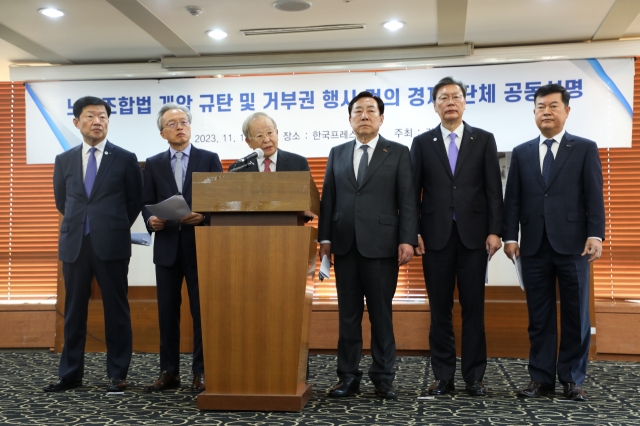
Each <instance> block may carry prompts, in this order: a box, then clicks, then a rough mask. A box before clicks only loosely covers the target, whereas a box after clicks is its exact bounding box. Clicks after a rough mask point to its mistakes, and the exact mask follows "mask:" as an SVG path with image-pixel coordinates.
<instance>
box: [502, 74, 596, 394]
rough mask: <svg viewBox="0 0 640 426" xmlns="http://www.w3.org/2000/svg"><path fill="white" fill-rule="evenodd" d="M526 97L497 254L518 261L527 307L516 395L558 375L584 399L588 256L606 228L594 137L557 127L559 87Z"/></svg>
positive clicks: (561, 110) (535, 390) (564, 105)
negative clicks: (524, 136)
mask: <svg viewBox="0 0 640 426" xmlns="http://www.w3.org/2000/svg"><path fill="white" fill-rule="evenodd" d="M533 99H534V110H533V113H534V116H535V121H536V125H537V126H538V128H539V129H540V135H539V136H536V138H535V139H533V140H531V141H529V142H525V143H523V144H522V145H518V146H517V147H515V148H514V150H513V154H512V156H511V166H510V169H509V177H508V179H507V188H506V191H505V199H504V202H505V231H504V237H503V239H504V243H505V246H504V252H505V254H506V255H507V256H508V257H509V259H511V260H514V261H515V260H516V259H517V258H518V259H519V261H520V265H521V268H522V269H521V271H522V280H523V283H524V288H525V291H526V294H527V308H528V311H529V341H530V343H531V349H530V352H529V375H530V377H531V382H530V383H529V385H528V386H527V387H526V388H524V389H521V390H520V391H519V392H518V396H522V397H538V396H543V395H547V394H553V393H555V383H556V373H557V377H558V380H559V381H560V383H561V384H562V385H563V388H564V389H563V390H564V396H565V397H566V398H568V399H572V400H574V401H583V400H585V399H586V394H585V392H584V391H583V390H582V384H583V381H584V379H585V376H586V372H587V361H588V359H589V343H590V339H591V325H590V320H589V294H590V289H589V262H593V261H594V260H597V259H599V258H600V256H601V254H602V240H604V229H605V216H604V199H603V194H602V165H601V164H600V156H599V154H598V146H597V145H596V143H595V142H593V141H590V140H588V139H584V138H581V137H578V136H574V135H571V134H569V133H567V132H566V131H565V130H564V124H565V122H566V120H567V118H568V117H569V111H570V109H571V108H570V107H569V99H570V95H569V93H568V92H567V91H566V89H565V88H564V87H562V86H560V85H558V84H548V85H545V86H542V87H540V88H539V89H538V90H537V91H536V93H535V94H534V96H533ZM519 228H520V245H518V230H519ZM556 280H557V283H558V286H557V287H558V288H559V292H560V305H561V308H562V309H561V341H560V351H559V352H558V347H557V346H558V343H557V342H558V327H557V320H556V318H557V314H556Z"/></svg>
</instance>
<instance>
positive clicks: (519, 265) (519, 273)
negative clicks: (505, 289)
mask: <svg viewBox="0 0 640 426" xmlns="http://www.w3.org/2000/svg"><path fill="white" fill-rule="evenodd" d="M514 259H515V260H514V261H513V264H514V265H516V275H517V276H518V284H520V288H521V289H522V291H524V284H522V263H521V262H520V257H515V256H514Z"/></svg>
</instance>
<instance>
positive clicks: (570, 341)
mask: <svg viewBox="0 0 640 426" xmlns="http://www.w3.org/2000/svg"><path fill="white" fill-rule="evenodd" d="M521 262H522V279H523V281H524V287H525V291H526V294H527V309H528V311H529V329H528V330H529V342H530V344H531V349H530V351H529V375H530V376H531V380H533V381H536V382H539V383H543V384H545V385H553V384H554V383H555V378H556V354H557V374H558V380H559V381H560V383H563V384H564V383H569V382H571V383H577V384H579V385H582V383H583V382H584V378H585V376H586V374H587V362H588V360H589V344H590V342H591V324H590V320H589V262H588V256H580V255H563V254H559V253H558V252H556V251H555V250H554V249H553V248H552V247H551V244H550V243H549V240H548V239H547V235H546V232H545V233H544V234H543V237H542V243H541V244H540V248H539V249H538V252H537V253H536V254H535V255H533V256H522V258H521ZM556 278H557V283H558V287H559V293H560V306H561V310H560V315H561V317H560V320H561V323H560V328H561V341H560V352H559V353H558V351H557V350H558V325H557V313H556Z"/></svg>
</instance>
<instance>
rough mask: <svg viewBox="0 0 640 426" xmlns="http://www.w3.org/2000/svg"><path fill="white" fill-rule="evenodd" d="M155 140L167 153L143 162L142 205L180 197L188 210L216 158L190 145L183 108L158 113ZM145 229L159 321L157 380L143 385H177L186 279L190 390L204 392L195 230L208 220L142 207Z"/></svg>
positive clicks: (167, 108)
mask: <svg viewBox="0 0 640 426" xmlns="http://www.w3.org/2000/svg"><path fill="white" fill-rule="evenodd" d="M157 124H158V129H159V130H160V136H162V138H163V139H165V140H166V141H167V142H169V149H168V150H166V151H163V152H161V153H160V154H157V155H154V156H153V157H151V158H147V161H146V164H145V168H144V204H145V205H150V204H156V203H159V202H161V201H164V200H166V199H167V198H170V197H172V196H174V195H176V194H182V196H183V197H184V199H185V201H186V202H187V204H188V205H189V208H191V196H192V191H191V190H192V185H191V182H192V181H191V175H192V174H193V172H221V171H222V165H221V164H220V159H219V158H218V154H216V153H214V152H210V151H206V150H203V149H198V148H196V147H195V146H193V145H191V142H190V140H191V111H190V110H189V109H188V108H187V107H185V106H182V105H178V104H175V103H172V102H170V103H167V104H164V105H163V106H162V108H160V111H158V122H157ZM142 216H143V217H144V220H145V223H146V224H147V229H148V230H149V232H155V234H156V237H155V241H154V244H153V263H155V265H156V291H157V294H158V320H159V322H160V371H161V373H160V376H159V377H158V379H157V380H156V381H155V382H153V383H152V384H150V385H149V386H147V390H148V391H162V390H165V389H171V388H176V387H178V386H180V304H181V303H182V297H181V290H182V280H184V279H186V281H187V291H188V293H189V305H190V308H191V317H192V318H193V364H192V370H193V382H192V383H191V391H192V392H202V391H203V390H205V380H204V357H203V353H202V329H201V325H200V293H199V289H198V265H197V262H196V240H195V229H194V227H195V226H201V225H205V224H208V217H207V216H205V215H203V214H201V213H196V212H192V213H190V214H188V215H187V216H185V217H183V218H182V220H181V221H180V222H170V221H167V220H163V219H160V218H158V217H156V216H152V215H151V213H150V212H149V210H147V209H146V208H144V209H142Z"/></svg>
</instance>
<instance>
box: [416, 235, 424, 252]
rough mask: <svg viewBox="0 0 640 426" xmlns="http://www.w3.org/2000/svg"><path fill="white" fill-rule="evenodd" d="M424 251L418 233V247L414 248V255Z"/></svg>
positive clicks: (422, 242)
mask: <svg viewBox="0 0 640 426" xmlns="http://www.w3.org/2000/svg"><path fill="white" fill-rule="evenodd" d="M424 253H425V250H424V241H423V240H422V237H421V236H420V235H418V247H416V248H415V255H416V256H422V255H423V254H424Z"/></svg>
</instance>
